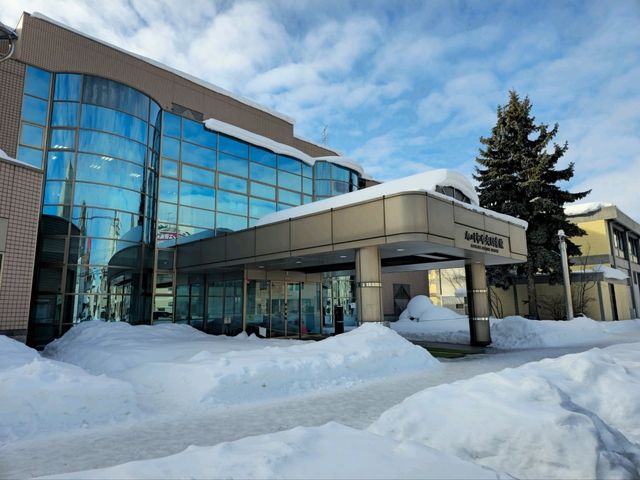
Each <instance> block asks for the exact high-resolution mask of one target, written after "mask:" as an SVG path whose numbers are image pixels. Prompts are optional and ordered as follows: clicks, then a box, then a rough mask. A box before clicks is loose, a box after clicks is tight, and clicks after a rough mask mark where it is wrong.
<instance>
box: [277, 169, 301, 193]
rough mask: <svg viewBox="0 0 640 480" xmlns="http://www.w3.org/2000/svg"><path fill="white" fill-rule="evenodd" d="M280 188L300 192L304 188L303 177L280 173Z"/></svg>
mask: <svg viewBox="0 0 640 480" xmlns="http://www.w3.org/2000/svg"><path fill="white" fill-rule="evenodd" d="M278 186H279V187H284V188H288V189H290V190H296V191H298V192H299V191H300V190H301V187H302V177H300V176H298V175H292V174H291V173H287V172H281V171H278Z"/></svg>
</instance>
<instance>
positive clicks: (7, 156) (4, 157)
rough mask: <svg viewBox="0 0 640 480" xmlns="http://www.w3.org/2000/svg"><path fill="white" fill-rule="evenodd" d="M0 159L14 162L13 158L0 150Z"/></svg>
mask: <svg viewBox="0 0 640 480" xmlns="http://www.w3.org/2000/svg"><path fill="white" fill-rule="evenodd" d="M0 158H2V159H3V160H11V161H12V162H13V161H15V158H11V157H10V156H9V155H7V153H6V152H5V151H4V150H2V149H1V148H0Z"/></svg>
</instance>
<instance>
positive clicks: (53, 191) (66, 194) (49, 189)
mask: <svg viewBox="0 0 640 480" xmlns="http://www.w3.org/2000/svg"><path fill="white" fill-rule="evenodd" d="M44 203H48V204H55V203H62V204H66V205H68V204H69V203H71V182H49V181H48V182H47V184H46V185H45V187H44Z"/></svg>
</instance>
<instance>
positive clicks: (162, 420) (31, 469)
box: [0, 337, 637, 478]
mask: <svg viewBox="0 0 640 480" xmlns="http://www.w3.org/2000/svg"><path fill="white" fill-rule="evenodd" d="M634 340H635V341H637V337H636V338H625V339H624V340H622V339H621V342H625V341H634ZM607 343H616V342H615V341H610V342H607ZM588 348H590V347H575V348H553V349H535V350H524V351H523V350H521V351H517V352H501V353H496V354H490V355H483V356H482V357H467V358H463V359H459V360H453V361H446V362H444V368H442V369H439V371H436V372H429V373H425V374H419V375H411V376H404V377H394V378H390V379H387V380H381V381H374V382H368V383H366V384H363V385H359V386H357V387H352V388H349V389H341V390H333V391H327V392H323V393H318V394H314V395H307V396H304V397H296V398H291V399H288V400H286V401H279V402H273V403H268V404H265V403H262V404H260V405H256V406H243V407H235V408H225V409H222V408H221V409H220V410H218V411H212V412H210V413H202V411H200V412H195V411H194V412H193V413H186V414H184V415H181V416H177V415H173V416H171V417H168V416H156V417H153V418H148V419H147V420H143V421H136V422H130V423H127V424H121V425H118V426H111V427H103V428H96V429H92V430H90V431H86V432H79V433H66V434H59V435H55V436H54V435H49V436H46V437H41V438H39V439H38V438H34V439H30V440H26V441H22V442H16V443H14V444H11V445H8V446H6V447H5V448H3V449H2V450H0V476H1V477H2V478H25V477H31V476H38V475H45V474H55V473H64V472H71V471H78V470H84V469H89V468H99V467H106V466H110V465H116V464H120V463H123V462H128V461H132V460H139V459H147V458H156V457H160V456H165V455H170V454H173V453H177V452H180V451H182V450H184V449H185V448H186V447H188V446H189V445H215V444H217V443H220V442H224V441H231V440H236V439H239V438H243V437H246V436H249V435H258V434H263V433H270V432H276V431H280V430H285V429H289V428H293V427H296V426H315V425H323V424H325V423H326V422H329V421H336V422H339V423H342V424H345V425H349V426H353V427H356V428H364V427H367V426H368V425H369V424H370V423H371V422H373V421H374V420H375V419H377V418H378V417H379V416H380V414H381V413H382V412H384V411H385V410H387V409H388V408H390V407H391V406H393V405H395V404H397V403H399V402H401V401H402V400H403V399H404V398H406V397H408V396H409V395H412V394H413V393H415V392H418V391H420V390H423V389H424V388H427V387H430V386H434V385H439V384H443V383H450V382H453V381H456V380H460V379H465V378H470V377H473V376H476V375H479V374H482V373H487V372H494V371H498V370H502V369H503V368H507V367H516V366H519V365H522V364H524V363H527V362H530V361H535V360H539V359H542V358H550V357H557V356H560V355H564V354H567V353H574V352H579V351H583V350H585V349H588Z"/></svg>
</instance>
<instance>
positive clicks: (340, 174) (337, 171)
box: [331, 165, 351, 183]
mask: <svg viewBox="0 0 640 480" xmlns="http://www.w3.org/2000/svg"><path fill="white" fill-rule="evenodd" d="M331 173H332V178H333V179H334V180H340V181H341V182H347V183H349V179H350V178H351V173H350V171H349V170H347V169H346V168H342V167H339V166H338V165H333V166H332V170H331Z"/></svg>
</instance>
